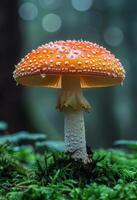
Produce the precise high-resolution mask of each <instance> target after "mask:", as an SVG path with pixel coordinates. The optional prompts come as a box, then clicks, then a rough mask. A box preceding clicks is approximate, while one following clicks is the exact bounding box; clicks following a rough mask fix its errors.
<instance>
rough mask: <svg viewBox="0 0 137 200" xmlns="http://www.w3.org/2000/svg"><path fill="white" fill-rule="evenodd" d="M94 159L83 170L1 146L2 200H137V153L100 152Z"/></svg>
mask: <svg viewBox="0 0 137 200" xmlns="http://www.w3.org/2000/svg"><path fill="white" fill-rule="evenodd" d="M92 159H93V162H92V163H91V164H89V165H86V166H84V165H82V163H81V162H77V163H76V162H74V161H72V160H71V159H70V155H65V154H64V153H49V152H48V153H47V152H46V153H45V155H40V154H38V153H37V154H36V153H35V152H34V150H33V149H32V148H31V147H28V148H26V147H25V148H19V149H15V148H14V150H13V149H12V148H11V147H6V145H0V200H69V199H70V200H137V153H132V154H128V153H124V152H122V151H117V150H98V151H95V152H94V153H93V158H92Z"/></svg>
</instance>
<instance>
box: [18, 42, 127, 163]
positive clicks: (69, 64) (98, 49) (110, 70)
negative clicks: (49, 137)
mask: <svg viewBox="0 0 137 200" xmlns="http://www.w3.org/2000/svg"><path fill="white" fill-rule="evenodd" d="M14 78H15V80H16V81H17V83H19V84H22V85H26V86H41V87H50V88H61V89H62V90H61V94H60V96H59V99H58V103H57V109H58V110H59V111H61V112H64V118H65V120H64V123H65V125H64V132H65V152H69V153H71V155H72V158H73V159H74V160H81V161H82V162H84V163H88V162H89V158H88V155H87V150H86V139H85V125H84V117H83V111H86V112H88V111H90V109H91V106H90V104H89V103H88V101H87V100H86V99H85V97H84V96H83V94H82V89H81V88H93V87H108V86H114V85H119V84H121V83H122V82H123V80H124V78H125V70H124V69H123V67H122V65H121V63H120V62H119V60H118V59H116V58H115V56H114V55H113V54H111V53H110V52H109V51H107V50H106V49H105V48H104V47H102V46H99V45H97V44H93V43H91V42H87V41H71V40H67V41H56V42H50V43H48V44H45V45H42V46H40V47H38V48H37V49H36V50H33V51H32V52H30V53H29V54H28V55H26V56H25V58H24V59H22V61H21V62H20V63H19V64H18V65H17V66H16V69H15V71H14Z"/></svg>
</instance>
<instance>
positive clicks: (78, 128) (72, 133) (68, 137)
mask: <svg viewBox="0 0 137 200" xmlns="http://www.w3.org/2000/svg"><path fill="white" fill-rule="evenodd" d="M90 108H91V107H90V104H89V103H88V101H87V100H86V99H85V97H84V96H83V94H82V90H81V87H80V77H79V76H63V77H62V92H61V95H60V97H59V100H58V104H57V109H59V110H60V111H63V112H64V117H65V119H64V120H65V121H64V122H65V125H64V134H65V152H68V153H71V157H72V158H73V159H74V160H81V161H82V162H84V163H88V162H89V158H88V154H87V150H86V139H85V125H84V116H83V111H89V110H90Z"/></svg>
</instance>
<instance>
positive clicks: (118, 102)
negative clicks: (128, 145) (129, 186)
mask: <svg viewBox="0 0 137 200" xmlns="http://www.w3.org/2000/svg"><path fill="white" fill-rule="evenodd" d="M77 2H78V0H72V1H71V0H32V1H31V0H20V1H17V0H15V1H12V2H11V1H10V0H9V1H8V0H5V1H4V2H1V3H0V41H1V47H0V70H1V73H0V93H1V94H2V95H1V98H0V120H4V121H7V122H8V124H9V132H11V133H12V132H15V131H17V130H21V129H25V130H29V131H39V132H45V133H46V134H47V135H48V137H49V138H50V139H52V140H55V139H58V140H63V114H62V113H58V112H57V111H56V109H55V107H56V101H57V96H58V93H59V90H56V89H46V88H44V89H43V88H42V89H41V88H27V87H21V86H18V87H16V86H15V82H14V80H13V78H12V71H13V69H14V65H15V64H16V63H17V62H18V61H19V60H20V59H21V58H22V57H24V56H25V54H27V53H28V52H29V51H31V50H32V49H35V48H36V47H37V46H39V45H41V44H43V43H46V42H49V41H55V40H66V39H76V40H77V39H83V40H88V41H91V42H96V43H98V44H100V45H103V46H105V47H106V48H107V49H109V50H110V51H111V52H113V53H114V54H115V55H116V57H117V58H119V59H120V61H121V63H122V64H123V66H124V68H125V70H126V80H125V81H124V84H123V86H117V87H110V88H99V89H84V90H83V92H84V94H85V96H86V97H87V99H88V100H89V102H90V103H91V105H92V112H91V113H90V114H88V113H85V125H86V136H87V142H88V144H89V145H91V146H93V147H110V146H112V143H113V141H114V140H116V139H136V136H137V77H136V76H137V1H132V2H131V1H129V0H111V1H110V0H91V1H90V0H85V1H84V0H79V4H78V3H77ZM24 5H25V7H24ZM75 5H76V6H78V7H79V6H80V8H81V10H82V11H80V10H77V7H75ZM86 7H87V9H86ZM49 14H52V16H53V14H54V17H55V18H56V16H57V18H58V17H59V18H60V20H61V26H60V28H59V29H58V30H56V31H54V32H49V31H48V30H45V29H44V28H43V26H42V20H43V18H44V17H46V16H47V15H49ZM50 16H51V15H50ZM50 20H52V19H50ZM50 20H49V22H48V24H49V25H48V26H51V28H52V26H53V27H54V26H56V20H55V19H53V21H50ZM52 23H53V25H52ZM54 23H55V25H54ZM45 26H46V25H45Z"/></svg>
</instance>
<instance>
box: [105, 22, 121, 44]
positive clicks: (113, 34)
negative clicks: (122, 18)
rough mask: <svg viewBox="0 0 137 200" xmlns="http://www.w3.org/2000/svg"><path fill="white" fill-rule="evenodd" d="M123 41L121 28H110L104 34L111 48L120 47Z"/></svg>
mask: <svg viewBox="0 0 137 200" xmlns="http://www.w3.org/2000/svg"><path fill="white" fill-rule="evenodd" d="M123 39H124V34H123V31H122V30H121V29H120V28H119V27H114V26H112V27H108V28H107V29H106V30H105V32H104V40H105V42H106V43H107V44H108V45H110V46H114V47H115V46H119V45H120V44H121V43H122V41H123Z"/></svg>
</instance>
